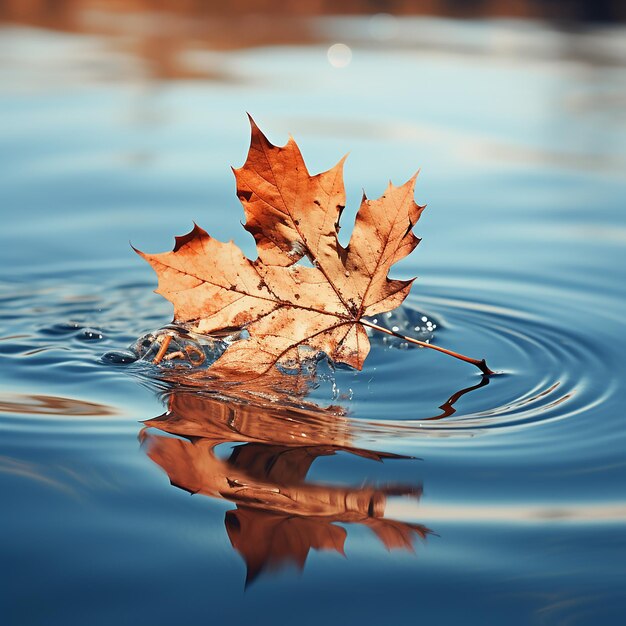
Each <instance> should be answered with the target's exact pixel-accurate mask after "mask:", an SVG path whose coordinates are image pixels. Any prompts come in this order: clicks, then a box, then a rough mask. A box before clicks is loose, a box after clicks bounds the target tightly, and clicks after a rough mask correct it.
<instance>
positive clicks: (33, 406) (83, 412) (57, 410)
mask: <svg viewBox="0 0 626 626" xmlns="http://www.w3.org/2000/svg"><path fill="white" fill-rule="evenodd" d="M0 413H13V414H19V415H67V416H94V417H95V416H109V415H116V413H117V411H116V410H115V409H113V408H112V407H109V406H107V405H105V404H98V403H97V402H85V401H84V400H75V399H74V398H61V397H59V396H42V395H22V394H16V395H2V396H0Z"/></svg>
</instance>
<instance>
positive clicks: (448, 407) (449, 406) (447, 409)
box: [423, 375, 489, 422]
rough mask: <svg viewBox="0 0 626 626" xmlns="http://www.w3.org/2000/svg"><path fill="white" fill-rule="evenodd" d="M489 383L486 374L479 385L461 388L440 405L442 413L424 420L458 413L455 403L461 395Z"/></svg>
mask: <svg viewBox="0 0 626 626" xmlns="http://www.w3.org/2000/svg"><path fill="white" fill-rule="evenodd" d="M488 384H489V376H486V375H485V376H483V377H482V378H481V379H480V382H479V383H478V384H477V385H472V386H471V387H466V388H465V389H460V390H459V391H457V392H456V393H453V394H452V395H451V396H450V397H449V398H448V399H447V400H446V401H445V402H444V403H443V404H442V405H441V406H440V407H439V408H440V409H441V410H442V411H443V412H442V413H441V414H440V415H435V417H428V418H426V419H425V420H423V421H425V422H427V421H431V420H440V419H443V418H444V417H450V415H454V414H455V413H456V409H455V408H454V405H455V404H456V402H457V401H458V400H459V399H460V398H461V396H464V395H465V394H466V393H469V392H470V391H474V390H475V389H480V388H481V387H484V386H485V385H488Z"/></svg>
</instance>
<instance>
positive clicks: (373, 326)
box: [359, 318, 494, 376]
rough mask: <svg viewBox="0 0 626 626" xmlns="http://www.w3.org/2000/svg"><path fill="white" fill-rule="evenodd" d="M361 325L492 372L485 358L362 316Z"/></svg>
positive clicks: (484, 371)
mask: <svg viewBox="0 0 626 626" xmlns="http://www.w3.org/2000/svg"><path fill="white" fill-rule="evenodd" d="M359 322H360V323H361V324H363V326H368V327H369V328H371V329H373V330H377V331H378V332H381V333H385V334H386V335H392V336H393V337H398V338H399V339H404V341H408V342H409V343H414V344H415V345H417V346H421V347H422V348H430V349H431V350H437V351H438V352H443V353H444V354H447V355H449V356H453V357H454V358H455V359H460V360H461V361H465V362H466V363H471V364H472V365H475V366H476V367H477V368H478V369H479V370H480V371H481V372H482V373H483V374H485V375H486V376H490V375H491V374H494V372H493V371H492V370H490V369H489V368H488V367H487V362H486V361H485V359H480V360H479V359H473V358H472V357H469V356H465V355H463V354H459V353H458V352H453V351H452V350H447V349H446V348H440V347H439V346H436V345H434V344H432V343H426V342H425V341H420V340H419V339H414V338H413V337H407V336H406V335H401V334H400V333H397V332H395V331H393V330H389V329H388V328H383V327H382V326H378V325H377V324H372V322H369V321H367V320H365V319H363V318H361V319H360V320H359Z"/></svg>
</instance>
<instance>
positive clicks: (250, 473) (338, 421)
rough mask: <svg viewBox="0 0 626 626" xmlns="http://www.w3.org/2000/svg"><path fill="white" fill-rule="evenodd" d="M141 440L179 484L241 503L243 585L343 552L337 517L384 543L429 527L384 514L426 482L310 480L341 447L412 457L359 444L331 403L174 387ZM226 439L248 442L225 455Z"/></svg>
mask: <svg viewBox="0 0 626 626" xmlns="http://www.w3.org/2000/svg"><path fill="white" fill-rule="evenodd" d="M158 431H161V433H167V434H159V432H158ZM171 435H176V437H172V436H171ZM140 438H141V440H142V442H143V445H144V447H145V450H146V451H147V454H148V456H149V457H150V458H151V459H152V460H153V461H154V462H155V463H156V464H158V465H159V466H161V467H162V468H163V469H164V470H165V472H166V473H167V475H168V476H169V478H170V481H171V483H172V484H173V485H174V486H176V487H179V488H181V489H184V490H186V491H189V492H190V493H193V494H197V493H199V494H202V495H206V496H210V497H213V498H223V499H225V500H229V501H230V502H233V503H234V504H235V505H236V508H235V509H233V510H231V511H228V512H227V513H226V518H225V525H226V531H227V533H228V537H229V539H230V541H231V544H232V546H233V548H235V550H237V552H239V554H240V555H241V556H242V557H243V559H244V561H245V562H246V566H247V576H246V584H248V583H250V582H252V581H253V580H254V579H255V578H256V577H257V576H258V575H259V574H260V573H261V572H264V571H272V570H276V569H279V568H280V567H281V566H284V565H287V564H290V563H291V564H295V565H296V566H297V567H299V568H303V567H304V564H305V561H306V559H307V556H308V554H309V552H310V550H311V549H315V550H331V551H335V552H338V553H340V554H344V543H345V540H346V536H347V529H346V528H345V527H342V526H337V525H336V524H337V523H342V524H348V525H350V524H361V525H364V526H367V527H368V528H370V529H371V530H372V531H373V533H374V534H375V536H376V537H378V539H379V540H380V541H381V542H382V543H383V544H384V545H385V546H386V547H387V549H393V548H399V549H404V550H413V542H414V540H415V538H416V537H420V538H422V539H424V538H425V537H426V536H427V535H428V534H429V533H430V530H429V529H428V528H426V527H425V526H423V525H421V524H412V523H406V522H402V521H398V520H393V519H388V518H386V517H385V507H386V503H387V499H388V497H390V496H404V497H407V498H411V499H414V500H418V499H419V498H420V496H421V493H422V487H421V485H407V484H394V485H382V486H378V485H367V484H366V485H361V486H359V487H345V486H340V485H330V484H323V483H314V482H311V481H308V480H307V474H308V472H309V470H310V468H311V465H312V463H313V462H314V461H315V460H316V459H317V458H319V457H323V456H331V455H334V454H336V453H337V452H340V451H342V452H348V453H350V454H354V455H357V456H361V457H365V458H368V459H371V460H375V461H383V460H386V459H394V458H395V459H402V458H404V459H406V458H408V457H403V456H400V455H395V454H389V453H385V452H376V451H372V450H365V449H362V448H358V447H355V446H354V445H353V444H352V429H351V425H350V421H349V420H348V418H346V417H345V416H344V415H341V414H339V413H338V412H336V411H333V410H332V409H331V410H321V409H318V410H314V409H300V408H284V407H280V406H278V405H273V404H271V403H268V404H263V403H259V404H258V405H255V406H252V405H250V404H244V403H241V402H238V401H233V400H227V399H223V398H216V397H214V396H208V395H202V394H200V393H190V392H184V391H182V392H181V391H178V392H174V393H172V395H171V396H170V397H169V402H168V411H167V412H166V413H164V414H163V415H161V416H159V417H156V418H154V419H151V420H147V421H146V422H145V428H144V429H143V430H142V432H141V435H140ZM227 442H235V443H236V442H244V443H242V445H239V446H236V447H235V448H234V449H233V451H232V453H231V454H230V456H229V457H228V458H227V459H222V458H220V457H219V456H218V455H217V454H216V450H215V448H216V447H217V446H218V445H220V444H222V443H227Z"/></svg>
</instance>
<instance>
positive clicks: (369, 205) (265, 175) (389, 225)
mask: <svg viewBox="0 0 626 626" xmlns="http://www.w3.org/2000/svg"><path fill="white" fill-rule="evenodd" d="M250 121H251V126H252V138H251V144H250V150H249V153H248V157H247V159H246V162H245V163H244V165H243V166H242V167H241V168H239V169H236V170H234V171H235V177H236V179H237V194H238V196H239V199H240V200H241V202H242V204H243V207H244V211H245V214H246V223H245V224H244V227H245V228H246V230H248V231H249V232H250V233H251V234H252V235H253V236H254V239H255V241H256V246H257V252H258V258H257V259H256V260H255V261H251V260H250V259H248V258H246V257H245V255H244V254H243V253H242V251H241V250H240V249H239V247H238V246H236V245H235V244H234V243H233V242H232V241H230V242H228V243H223V242H221V241H218V240H217V239H214V238H213V237H211V236H210V235H209V234H208V233H207V232H205V231H204V230H203V229H201V228H200V227H199V226H197V225H194V228H193V230H192V231H191V232H190V233H188V234H187V235H184V236H182V237H176V245H175V246H174V249H173V250H172V251H171V252H164V253H160V254H146V253H143V252H139V251H138V252H139V254H140V255H141V256H143V257H144V258H145V259H146V260H147V261H148V262H149V263H150V264H151V265H152V267H153V268H154V269H155V271H156V273H157V275H158V279H159V285H158V289H157V293H160V294H161V295H163V296H164V297H165V298H167V299H168V300H170V301H171V302H172V303H173V305H174V323H175V324H178V325H181V326H183V327H185V328H187V329H189V330H193V331H195V332H198V333H202V334H209V333H215V332H218V331H226V330H233V329H241V328H245V329H246V331H247V332H248V334H249V337H248V338H246V339H243V340H240V341H237V342H235V343H233V344H232V345H230V346H229V348H228V349H227V350H226V352H225V353H224V354H223V355H222V356H221V357H220V358H219V359H218V360H217V361H216V362H215V363H214V364H213V365H212V367H211V373H212V374H213V375H215V376H217V377H220V378H223V379H228V380H232V381H245V380H252V379H256V378H258V377H259V376H261V375H263V374H267V373H268V372H271V371H275V369H274V366H276V365H278V366H280V367H282V368H299V367H300V365H301V363H302V361H303V359H305V358H306V357H307V354H306V352H307V351H308V353H309V354H308V356H310V355H311V353H313V354H315V353H317V352H324V353H325V354H326V355H328V357H329V358H330V359H332V360H333V361H335V362H340V363H345V364H347V365H350V366H352V367H354V368H357V369H361V368H362V367H363V362H364V361H365V358H366V357H367V354H368V352H369V349H370V343H369V339H368V336H367V333H366V332H365V328H364V326H370V327H372V328H375V329H376V330H381V331H383V332H390V331H386V330H385V329H382V328H379V327H376V326H375V325H374V324H372V323H371V322H369V321H367V320H366V319H364V318H365V317H367V316H373V315H376V314H379V313H382V312H386V311H390V310H392V309H395V308H396V307H397V306H399V305H400V304H401V303H402V302H403V300H404V299H405V298H406V296H407V295H408V293H409V290H410V288H411V284H412V282H413V281H412V280H393V279H390V278H389V277H388V274H389V271H390V269H391V267H392V266H393V265H394V264H395V263H396V262H398V261H399V260H401V259H403V258H404V257H406V256H407V255H408V254H409V253H410V252H412V251H413V250H414V248H415V247H416V246H417V244H418V243H419V241H420V240H419V239H418V238H417V237H416V236H415V235H414V234H413V232H412V229H413V227H414V225H415V223H416V222H417V220H418V219H419V217H420V215H421V213H422V211H423V209H424V207H423V206H419V205H418V204H416V203H415V200H414V197H413V194H414V187H415V180H416V176H417V174H416V175H415V176H413V177H412V178H411V179H410V180H409V181H407V182H406V183H405V184H404V185H401V186H399V187H396V186H394V185H392V184H391V183H389V186H388V187H387V189H386V191H385V193H384V194H383V195H382V196H381V197H380V198H379V199H377V200H369V199H367V198H366V197H365V196H363V200H362V202H361V206H360V208H359V211H358V214H357V218H356V221H355V224H354V229H353V232H352V236H351V239H350V243H349V245H348V246H347V247H345V248H344V247H343V246H342V245H341V244H340V243H339V240H338V237H337V234H338V232H339V220H340V217H341V213H342V211H343V209H344V207H345V202H346V200H345V190H344V184H343V175H342V170H343V163H344V160H345V158H344V159H341V161H339V163H338V164H337V165H335V166H334V167H333V168H331V169H330V170H328V171H326V172H322V173H321V174H317V175H315V176H311V175H310V174H309V172H308V170H307V168H306V165H305V163H304V160H303V158H302V155H301V153H300V150H299V148H298V146H297V145H296V143H295V141H294V140H293V139H291V138H290V139H289V141H288V143H287V144H286V145H285V146H283V147H277V146H274V145H273V144H271V143H270V142H269V141H268V139H267V138H266V137H265V136H264V135H263V133H262V132H261V131H260V130H259V128H258V127H257V126H256V124H255V123H254V121H252V119H251V120H250ZM303 257H307V258H308V260H309V262H310V264H311V266H309V267H308V266H305V265H303V264H298V261H300V260H301V259H302V258H303ZM407 340H408V341H412V342H413V343H418V344H420V345H425V346H426V347H434V348H435V349H437V350H440V351H442V352H447V353H449V354H453V355H454V356H459V355H455V354H454V353H451V352H450V351H447V350H445V349H443V348H438V347H435V346H432V345H428V344H422V343H421V342H418V341H417V340H413V339H410V338H407ZM459 358H463V359H464V360H468V361H470V362H472V363H474V364H475V365H478V366H479V367H481V365H480V364H479V362H477V361H475V360H474V359H469V358H468V357H462V356H459ZM485 368H486V366H485ZM481 369H482V367H481ZM483 371H485V370H483ZM486 373H489V372H488V371H487V372H486Z"/></svg>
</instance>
